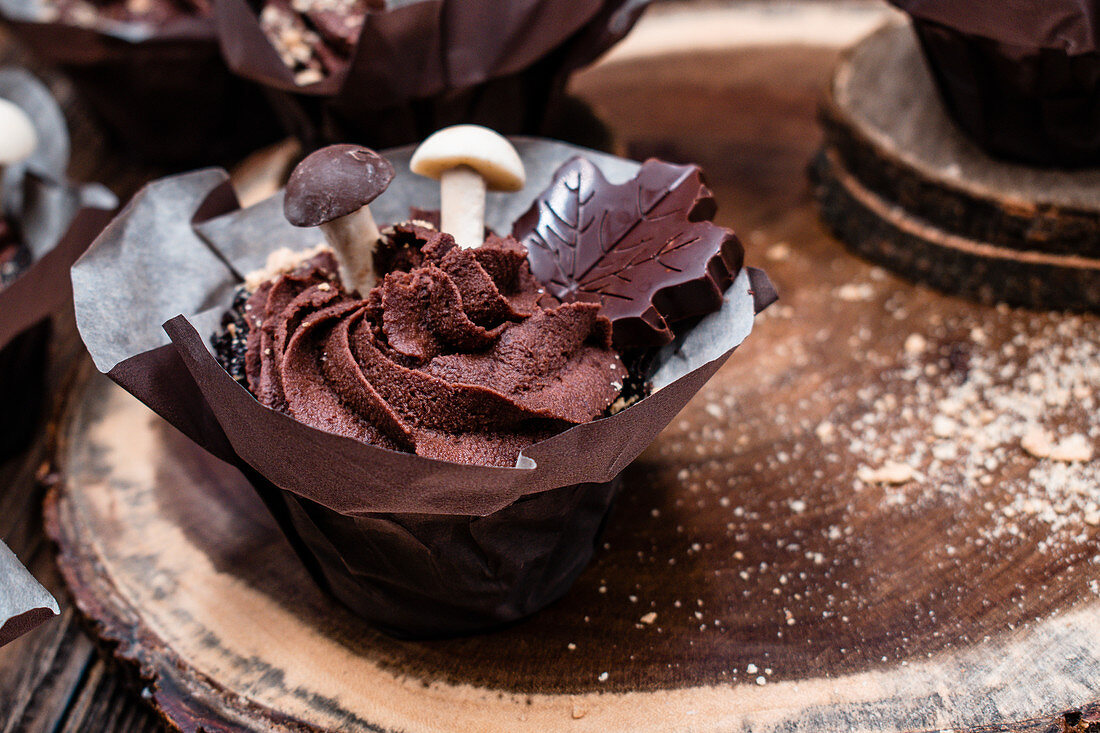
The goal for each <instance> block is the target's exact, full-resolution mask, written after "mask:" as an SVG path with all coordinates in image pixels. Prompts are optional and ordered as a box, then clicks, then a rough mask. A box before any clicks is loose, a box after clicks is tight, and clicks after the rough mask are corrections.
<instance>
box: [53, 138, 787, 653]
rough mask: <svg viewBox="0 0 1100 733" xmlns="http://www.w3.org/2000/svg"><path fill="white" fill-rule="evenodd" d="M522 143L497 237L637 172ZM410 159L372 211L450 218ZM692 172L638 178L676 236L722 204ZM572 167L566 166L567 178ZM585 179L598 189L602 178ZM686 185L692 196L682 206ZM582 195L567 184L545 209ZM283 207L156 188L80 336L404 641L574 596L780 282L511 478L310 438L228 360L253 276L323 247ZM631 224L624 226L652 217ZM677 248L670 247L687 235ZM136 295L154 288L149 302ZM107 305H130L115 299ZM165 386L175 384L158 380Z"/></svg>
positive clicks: (208, 177)
mask: <svg viewBox="0 0 1100 733" xmlns="http://www.w3.org/2000/svg"><path fill="white" fill-rule="evenodd" d="M517 147H518V149H519V151H520V155H521V157H522V160H523V163H524V164H525V166H526V171H527V180H528V184H527V187H526V188H524V189H523V190H522V191H520V192H517V193H498V194H493V193H490V194H489V199H488V202H487V212H486V214H487V216H486V222H487V224H488V225H489V226H490V228H492V229H493V230H495V231H501V232H509V231H511V230H512V225H513V223H515V222H516V221H517V220H518V219H520V215H521V214H522V213H523V212H525V211H527V210H529V209H530V210H533V211H536V212H537V211H538V209H539V207H538V206H536V207H535V208H534V209H532V208H531V205H532V203H533V202H535V200H536V196H537V195H539V193H540V192H541V191H543V189H544V188H545V187H546V186H547V184H548V183H549V182H550V181H551V178H552V175H553V173H554V171H556V170H558V168H559V167H560V166H561V165H562V164H563V163H565V162H566V161H567V160H568V159H570V158H571V157H573V156H575V155H578V154H580V155H582V156H584V157H585V158H587V159H588V160H590V161H591V163H590V164H586V165H592V166H594V167H595V168H596V169H598V170H599V171H601V175H606V176H608V177H609V178H611V179H612V180H613V181H614V182H615V183H621V182H623V181H624V180H630V179H632V178H633V177H634V176H635V175H637V174H638V172H639V170H640V168H639V165H638V164H637V163H634V162H632V161H627V160H623V159H620V158H614V157H611V156H606V155H601V154H598V153H594V152H592V151H584V150H580V149H578V148H574V147H572V146H569V145H566V144H563V143H557V142H552V141H546V140H521V141H517ZM410 155H411V150H409V149H404V150H399V151H390V152H389V153H386V156H387V158H389V160H390V161H391V162H392V163H393V165H394V168H395V169H396V176H395V178H394V180H393V183H392V184H391V185H390V187H389V189H388V191H387V192H386V193H385V195H383V196H380V197H379V198H378V199H376V200H375V201H374V202H373V203H371V204H370V208H371V209H372V211H373V216H374V217H376V218H377V220H378V221H379V222H380V223H383V224H385V223H387V222H394V221H402V220H404V219H406V218H407V216H408V212H409V209H410V206H417V207H427V208H435V207H436V206H437V202H438V197H439V191H438V184H436V183H435V182H434V181H431V180H428V179H425V178H421V177H418V176H414V175H412V174H410V173H409V170H408V166H409V158H410ZM582 168H584V166H582ZM682 168H689V167H686V166H666V167H665V168H662V169H661V170H662V171H664V172H665V173H668V172H669V171H670V170H671V171H673V172H674V173H675V175H673V176H672V177H671V178H669V177H663V175H662V174H657V175H651V176H649V177H646V176H645V174H643V177H642V178H640V179H639V180H638V181H637V182H636V185H640V186H643V187H647V188H646V191H647V194H650V195H648V196H647V197H646V200H648V201H669V202H670V205H675V207H677V210H680V209H682V210H683V211H684V212H688V211H693V212H696V213H698V214H699V215H700V217H701V219H697V220H695V221H696V223H688V222H687V220H686V219H684V220H683V221H682V222H679V223H672V219H673V217H660V218H659V221H660V222H661V223H660V224H658V226H661V227H671V229H669V230H668V231H665V230H662V231H663V232H664V234H667V235H669V237H672V235H674V234H675V233H676V232H677V231H680V230H683V229H685V228H686V227H690V226H697V225H701V224H698V222H699V221H701V220H703V219H706V216H705V214H706V212H707V211H708V208H709V204H710V203H711V202H712V200H711V199H710V198H709V192H708V191H706V189H705V187H702V186H701V184H697V183H693V182H694V181H696V180H697V179H693V178H692V177H691V176H690V175H688V174H686V173H684V172H683V171H681V170H680V169H682ZM575 170H576V169H575V168H568V167H567V168H565V169H563V171H564V173H563V175H565V176H569V175H571V174H572V173H573V172H575ZM647 170H649V171H650V172H651V173H652V171H653V170H654V169H653V168H648V169H647ZM583 175H584V176H585V181H586V182H591V181H594V180H595V176H594V175H593V174H591V172H590V171H587V170H586V171H585V172H584V173H583ZM564 180H566V181H572V180H573V179H571V178H567V179H564ZM673 189H675V191H677V192H678V194H679V196H681V197H682V198H678V197H674V196H672V194H671V193H670V191H671V190H673ZM568 190H569V188H568V185H566V184H565V183H563V184H562V185H561V188H560V190H558V189H555V191H556V193H554V192H551V193H550V194H548V195H550V196H551V197H552V196H556V195H562V194H563V192H567V191H568ZM635 193H637V191H635ZM542 200H543V201H545V200H547V199H546V198H545V197H544V198H543V199H542ZM629 200H630V201H631V202H632V203H633V202H635V201H636V197H635V196H630V197H629ZM282 204H283V201H282V196H281V195H279V196H275V197H273V198H272V199H269V200H267V201H265V202H262V203H260V204H257V205H255V206H252V207H249V208H247V209H237V208H236V207H235V205H234V203H233V201H232V199H231V198H229V197H227V188H226V183H225V177H224V175H222V174H219V173H217V172H216V171H199V172H196V173H193V174H188V175H186V176H179V177H176V178H171V179H164V180H162V181H159V182H156V183H154V184H152V185H151V186H150V187H148V188H147V189H145V190H144V191H143V192H142V193H140V194H139V195H138V196H137V197H136V198H135V200H134V201H133V202H132V203H131V204H130V206H128V207H127V210H126V212H125V214H124V215H123V217H122V218H121V219H120V220H119V221H117V222H116V223H115V224H114V225H112V226H110V227H108V229H107V230H106V232H105V233H104V235H103V236H102V237H101V238H100V239H99V241H98V242H97V244H96V246H95V248H94V249H93V250H92V251H90V252H89V253H88V255H87V256H85V257H84V258H83V259H82V261H81V262H80V263H78V264H77V266H76V267H75V268H74V271H73V277H74V286H75V289H76V301H77V302H76V305H77V320H78V325H79V327H80V330H81V335H82V337H83V338H84V340H85V343H86V344H87V345H88V347H89V350H90V351H91V353H92V355H93V358H94V359H95V361H96V364H97V366H98V367H99V368H100V370H101V371H104V372H106V373H107V374H108V375H110V376H111V377H112V378H114V379H115V381H117V382H119V383H120V384H122V385H123V386H124V387H126V388H127V389H129V390H130V391H131V392H133V393H134V394H136V395H137V396H138V397H139V398H140V399H141V400H142V401H143V402H145V403H146V404H147V405H149V406H150V407H152V408H153V409H154V410H156V411H157V412H159V413H160V414H161V415H163V416H165V417H167V418H168V419H169V420H170V421H171V422H172V423H173V424H174V425H175V426H176V427H177V428H179V429H180V430H182V431H183V432H184V433H185V434H187V435H188V436H190V437H191V438H192V439H194V440H196V441H197V442H199V443H200V444H201V445H203V446H204V447H205V448H206V449H207V450H209V451H210V452H212V453H214V454H215V455H217V456H219V457H221V458H223V459H224V460H227V461H230V462H231V463H233V464H234V465H236V466H238V467H239V468H241V470H242V471H243V472H244V473H245V475H246V476H248V478H249V480H250V481H251V482H252V484H253V486H254V487H255V488H256V490H257V491H258V492H259V494H260V496H261V497H262V498H263V499H264V501H265V503H266V504H267V505H268V507H269V508H270V509H271V511H272V512H273V514H274V516H275V517H276V519H277V520H278V521H279V523H280V525H281V527H282V529H283V531H284V532H285V533H286V535H287V537H288V538H289V539H290V541H291V544H292V545H293V546H294V547H295V549H296V550H297V551H298V554H299V556H300V557H301V558H302V560H303V562H304V563H305V565H306V566H307V567H308V568H309V569H310V571H311V573H312V574H313V576H314V578H315V579H317V581H318V582H319V583H320V584H321V585H322V586H323V587H325V588H326V589H328V590H329V591H330V592H332V593H333V594H334V595H335V596H336V597H337V598H339V599H340V600H341V601H343V602H344V603H345V604H346V605H348V606H349V607H351V608H352V609H354V610H355V611H357V612H358V613H359V614H360V615H362V616H363V617H365V618H367V619H369V620H371V621H372V622H373V623H375V624H377V625H378V626H380V627H381V628H383V629H386V630H387V631H390V632H391V633H396V634H400V635H412V636H440V635H451V634H456V633H469V632H473V631H479V630H484V629H487V628H492V627H494V626H497V625H500V624H503V623H507V622H510V621H514V620H516V619H518V618H521V617H523V616H525V615H528V614H530V613H533V612H534V611H536V610H538V609H539V608H542V607H543V606H545V605H546V604H548V603H550V602H552V601H553V600H554V599H556V598H558V597H560V596H561V595H562V594H563V593H564V592H565V591H566V590H567V589H568V588H569V586H570V585H571V584H572V582H573V580H574V579H575V577H576V576H577V575H578V574H579V573H580V571H581V570H582V569H583V568H584V567H585V565H586V564H587V562H588V560H589V559H590V558H591V555H592V553H593V550H594V545H595V541H596V538H597V536H598V534H599V531H600V528H601V527H602V526H603V523H604V520H605V518H606V515H607V512H608V509H609V507H610V505H611V502H612V500H613V498H614V497H615V495H616V493H617V491H618V490H619V475H620V473H621V471H622V470H623V469H624V468H625V467H626V465H627V464H629V463H630V462H631V461H632V460H633V459H634V458H635V457H636V456H637V455H638V454H639V453H640V452H641V451H642V450H644V448H645V447H646V446H647V445H648V444H649V443H650V442H651V441H652V439H653V438H654V437H655V436H656V435H657V433H659V432H660V430H661V429H662V428H663V427H664V426H665V425H666V424H667V423H668V421H670V420H671V419H672V417H673V416H674V415H675V414H676V413H677V412H678V411H679V410H680V409H681V408H682V407H683V405H684V404H686V403H687V401H688V400H689V399H690V398H691V397H692V396H693V395H694V394H695V392H696V391H697V390H698V389H700V388H701V387H702V386H703V384H704V383H705V382H706V380H707V379H708V378H709V377H710V376H711V375H712V374H713V373H714V372H715V371H716V370H717V369H718V368H719V367H720V366H721V365H722V364H723V363H724V362H725V360H726V359H727V358H728V356H729V355H730V353H731V352H732V350H733V349H734V348H735V347H736V346H737V345H738V344H739V343H740V342H741V341H742V340H743V339H744V338H745V337H746V336H747V335H748V332H749V330H750V329H751V325H752V319H753V315H754V312H755V311H756V310H757V309H759V308H762V307H764V306H765V305H766V304H767V303H769V302H770V301H771V300H772V299H773V298H774V291H773V290H772V289H771V286H770V284H769V283H768V282H767V279H766V277H764V276H763V275H762V273H759V271H753V270H751V269H749V268H744V269H742V270H741V271H740V272H739V273H738V274H737V277H736V279H735V280H734V281H733V284H732V285H730V287H729V288H728V289H727V290H726V296H725V298H724V299H721V298H719V299H718V301H717V302H716V303H715V304H713V305H714V306H715V307H718V308H719V309H718V310H717V311H715V312H713V313H711V315H709V316H705V317H703V318H702V320H700V321H699V322H697V323H696V324H695V325H694V326H692V328H691V329H690V330H688V331H685V332H683V333H681V334H680V338H679V339H678V340H676V341H673V342H671V343H667V344H666V346H665V347H664V348H662V349H656V350H654V351H653V352H652V354H653V361H652V367H651V368H650V369H648V370H646V374H647V375H648V376H649V378H650V379H651V381H652V382H653V384H654V385H655V387H658V388H659V389H657V390H656V391H655V392H654V393H653V394H652V395H650V396H649V397H647V398H645V399H643V400H641V401H638V402H636V403H634V404H632V405H631V406H629V407H626V408H625V409H622V410H621V411H618V412H616V413H615V414H612V415H610V416H608V417H603V418H602V419H597V420H594V421H590V422H582V423H581V424H577V425H575V426H573V427H571V428H568V429H565V428H561V429H559V430H558V431H553V434H552V435H551V436H550V437H547V438H545V439H541V440H538V441H536V442H534V443H530V444H526V445H525V446H524V447H523V449H522V452H521V453H520V454H519V458H518V460H515V462H514V465H512V466H508V467H500V466H490V465H478V463H477V462H476V461H475V462H472V463H456V462H451V461H446V460H438V459H435V458H430V457H426V456H423V455H416V454H414V453H412V452H409V451H408V450H402V451H398V450H388V449H386V448H382V447H379V446H377V445H370V444H367V443H365V442H362V441H361V440H356V439H353V438H351V437H348V436H347V435H345V434H337V433H338V432H339V431H336V432H333V431H331V430H326V429H319V428H318V427H311V426H309V425H307V424H305V423H304V422H302V421H299V420H297V419H294V418H293V417H292V416H291V415H288V414H286V413H285V412H283V411H281V410H277V409H271V408H268V407H265V406H263V405H262V404H260V403H259V402H257V400H256V399H255V398H254V397H253V396H252V394H250V393H249V391H248V390H247V389H245V387H243V386H242V385H241V384H240V383H238V382H237V381H235V380H234V378H233V377H232V376H230V374H229V373H228V372H227V371H226V369H224V368H223V367H222V365H221V364H219V363H218V361H217V360H216V359H215V356H214V354H213V353H212V346H211V344H210V341H211V336H212V335H213V334H215V333H217V332H218V331H219V329H220V327H221V323H222V318H223V315H224V314H225V313H226V311H227V310H228V309H229V308H230V305H231V302H232V301H233V299H234V293H235V291H236V289H237V286H238V284H239V283H240V282H241V276H240V274H239V273H248V272H251V271H253V270H256V269H258V268H260V267H261V266H263V265H264V263H265V261H266V260H267V258H268V255H269V253H270V252H272V251H273V250H275V249H278V248H279V247H288V248H290V249H291V250H295V251H305V250H309V249H311V248H313V247H315V246H316V245H317V244H318V243H319V241H320V238H319V236H318V233H317V231H316V230H313V229H296V228H294V227H292V226H290V225H289V224H288V223H287V222H286V220H285V219H284V218H283V216H282V208H283V206H282ZM165 207H167V208H165ZM616 210H617V211H618V213H619V217H617V220H618V222H619V223H622V222H624V221H626V220H627V219H629V218H631V217H639V216H644V215H643V214H639V213H638V212H636V211H634V210H632V209H630V210H628V209H627V208H626V207H622V208H621V210H619V209H618V208H617V209H616ZM196 213H199V214H201V216H200V217H198V220H199V221H198V223H197V224H193V222H194V221H196ZM710 213H712V210H711V212H710ZM536 217H537V213H536ZM138 222H140V226H139V225H137V223H138ZM706 226H710V225H706ZM714 229H718V228H717V227H714ZM139 230H141V231H143V232H144V234H142V235H141V236H142V239H143V242H144V243H145V246H144V247H143V248H137V249H135V248H133V247H131V246H128V244H129V243H128V241H127V240H128V239H129V238H132V237H134V236H138V235H137V234H136V232H137V231H139ZM150 231H153V232H155V235H154V236H153V237H151V238H150V237H149V236H148V233H149V232H150ZM536 231H538V226H537V221H536V222H526V223H524V224H521V225H520V228H519V229H517V232H518V233H524V234H523V236H524V237H528V236H530V237H535V236H536V235H535V234H533V233H534V232H536ZM544 231H545V230H544ZM719 231H725V230H719ZM669 237H664V236H662V237H661V238H660V241H674V238H669ZM529 241H531V242H532V245H531V246H537V245H535V244H534V242H535V239H530V240H529ZM212 250H213V251H212ZM215 253H217V254H215ZM739 262H740V261H739V260H737V263H736V264H737V265H739ZM134 282H139V283H142V285H141V286H140V287H139V288H138V289H135V288H134V287H132V285H131V284H132V283H134ZM103 292H118V293H121V294H122V297H121V298H117V299H111V300H108V299H104V298H103V297H101V294H102V293H103ZM112 301H113V302H112ZM643 310H645V309H643ZM179 314H187V315H186V316H185V315H179ZM651 320H652V319H651ZM161 323H165V326H164V331H167V334H168V337H166V336H165V333H164V331H162V330H161V328H160V324H161ZM119 334H125V335H126V336H125V338H120V337H119ZM669 338H671V334H669ZM149 373H156V374H158V375H159V377H160V378H158V379H156V380H153V381H150V380H149V379H148V378H147V375H148V374H149ZM273 446H280V448H279V449H278V450H273V449H272V448H273Z"/></svg>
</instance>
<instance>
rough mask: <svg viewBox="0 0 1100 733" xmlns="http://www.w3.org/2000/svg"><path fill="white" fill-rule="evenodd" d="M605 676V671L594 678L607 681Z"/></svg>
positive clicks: (606, 675)
mask: <svg viewBox="0 0 1100 733" xmlns="http://www.w3.org/2000/svg"><path fill="white" fill-rule="evenodd" d="M607 678H608V674H607V672H600V676H599V677H597V678H596V679H598V680H599V681H600V682H607Z"/></svg>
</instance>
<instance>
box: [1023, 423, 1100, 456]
mask: <svg viewBox="0 0 1100 733" xmlns="http://www.w3.org/2000/svg"><path fill="white" fill-rule="evenodd" d="M1020 446H1021V447H1022V448H1023V449H1024V450H1026V451H1027V452H1028V453H1030V454H1031V455H1033V456H1035V457H1036V458H1050V459H1051V460H1055V461H1063V462H1065V463H1086V462H1088V461H1091V460H1092V453H1093V452H1092V445H1091V444H1090V443H1089V439H1088V438H1086V437H1085V436H1084V435H1082V434H1081V433H1074V434H1073V435H1070V436H1068V437H1066V438H1064V439H1062V440H1055V438H1054V436H1053V435H1051V434H1050V433H1049V432H1048V431H1046V430H1044V429H1043V428H1041V427H1039V426H1038V425H1032V426H1031V427H1030V428H1028V430H1027V432H1026V433H1024V437H1023V438H1021V439H1020Z"/></svg>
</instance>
